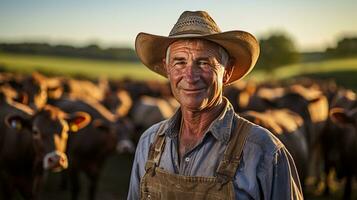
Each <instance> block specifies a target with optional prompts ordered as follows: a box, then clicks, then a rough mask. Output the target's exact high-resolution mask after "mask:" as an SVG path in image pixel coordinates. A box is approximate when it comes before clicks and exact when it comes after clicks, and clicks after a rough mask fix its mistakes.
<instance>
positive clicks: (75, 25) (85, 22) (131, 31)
mask: <svg viewBox="0 0 357 200" xmlns="http://www.w3.org/2000/svg"><path fill="white" fill-rule="evenodd" d="M184 10H206V11H208V13H209V14H210V15H211V16H212V17H213V19H214V20H215V21H216V22H217V24H218V25H219V26H220V28H221V30H222V31H228V30H234V29H236V30H244V31H248V32H250V33H252V34H254V35H255V36H257V37H258V38H261V37H264V36H266V35H267V34H269V33H271V32H273V31H281V30H282V31H284V32H285V33H287V34H289V35H290V36H291V38H292V39H293V40H294V41H295V42H296V45H297V47H298V48H299V50H301V51H315V50H324V49H325V48H326V47H327V46H333V45H334V44H335V42H336V40H337V39H338V38H341V37H343V36H357V11H356V10H357V1H356V0H340V1H336V0H313V1H311V0H310V1H308V0H299V1H292V0H275V1H267V0H260V1H258V0H257V1H242V0H176V1H169V0H137V1H134V0H127V1H123V0H103V1H98V0H76V1H74V0H73V1H70V0H42V1H40V0H22V1H21V0H6V1H4V0H0V42H24V41H32V42H49V43H52V44H73V45H78V46H81V45H87V44H90V43H96V44H99V45H101V46H103V47H107V46H119V45H124V46H129V47H133V44H134V39H135V36H136V35H137V33H138V32H141V31H143V32H148V33H153V34H158V35H168V33H169V31H170V29H171V28H172V26H173V25H174V23H175V22H176V20H177V19H178V17H179V15H180V14H181V13H182V12H183V11H184Z"/></svg>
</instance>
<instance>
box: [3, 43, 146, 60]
mask: <svg viewBox="0 0 357 200" xmlns="http://www.w3.org/2000/svg"><path fill="white" fill-rule="evenodd" d="M0 51H2V52H7V53H15V54H32V55H50V56H61V57H72V58H89V59H100V60H117V61H130V62H137V61H139V60H138V58H137V56H136V54H135V51H134V49H131V48H106V49H105V48H101V47H99V46H98V45H94V44H92V45H88V46H86V47H73V46H70V45H50V44H47V43H0Z"/></svg>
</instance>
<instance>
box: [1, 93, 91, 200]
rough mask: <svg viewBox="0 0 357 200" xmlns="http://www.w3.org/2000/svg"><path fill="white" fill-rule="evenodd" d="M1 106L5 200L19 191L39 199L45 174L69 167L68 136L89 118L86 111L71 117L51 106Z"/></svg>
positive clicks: (4, 103)
mask: <svg viewBox="0 0 357 200" xmlns="http://www.w3.org/2000/svg"><path fill="white" fill-rule="evenodd" d="M0 94H1V93H0ZM0 96H4V95H0ZM0 104H1V105H0V107H1V115H0V128H1V129H0V130H1V133H0V134H1V136H2V137H1V138H2V139H1V141H0V142H1V144H0V182H1V183H2V192H3V198H4V199H12V198H13V196H14V194H15V192H16V191H18V192H19V193H20V194H21V195H22V196H23V198H24V199H36V198H38V195H39V191H40V186H41V183H42V179H43V173H44V172H45V171H53V172H58V171H61V170H63V169H65V168H67V167H68V160H67V156H66V155H65V151H66V145H67V138H68V134H69V133H74V132H76V131H78V130H79V129H81V128H83V127H85V126H86V125H87V124H88V122H89V121H90V117H89V115H88V114H87V113H84V112H78V113H75V114H73V115H69V114H67V113H64V112H62V111H61V110H60V109H58V108H56V107H53V106H50V105H45V106H43V107H42V108H41V110H38V111H34V110H33V109H31V108H30V107H28V106H26V105H24V104H20V103H17V102H13V101H11V100H9V99H6V98H5V101H4V98H2V100H1V103H0ZM70 127H76V130H73V128H72V129H71V128H70Z"/></svg>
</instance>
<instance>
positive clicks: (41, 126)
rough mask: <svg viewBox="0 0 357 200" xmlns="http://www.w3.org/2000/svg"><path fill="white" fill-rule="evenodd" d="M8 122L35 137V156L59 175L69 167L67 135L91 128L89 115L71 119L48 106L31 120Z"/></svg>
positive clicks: (13, 117)
mask: <svg viewBox="0 0 357 200" xmlns="http://www.w3.org/2000/svg"><path fill="white" fill-rule="evenodd" d="M5 122H6V124H7V125H8V126H9V127H11V128H13V129H16V130H18V131H21V130H24V129H28V130H29V131H30V132H31V134H32V141H33V147H34V149H35V152H36V153H37V155H39V158H40V159H42V162H43V168H44V169H45V170H51V171H54V172H56V171H61V170H63V169H66V168H67V167H68V159H67V156H66V154H65V151H66V146H67V139H68V134H69V133H75V132H77V131H78V130H79V129H81V128H83V127H85V126H86V125H87V124H89V122H90V115H89V114H87V113H84V112H77V113H74V114H71V115H69V114H66V113H64V112H62V111H61V110H59V109H58V108H56V107H52V106H49V105H46V106H45V107H44V108H43V109H42V110H40V111H39V112H37V113H36V114H34V115H33V116H31V118H25V117H23V116H21V115H17V114H12V115H8V116H7V117H6V119H5Z"/></svg>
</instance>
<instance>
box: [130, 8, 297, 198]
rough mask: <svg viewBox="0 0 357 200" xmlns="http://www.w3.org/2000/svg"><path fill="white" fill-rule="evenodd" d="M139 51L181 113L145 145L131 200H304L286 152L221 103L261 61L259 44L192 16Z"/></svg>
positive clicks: (153, 131)
mask: <svg viewBox="0 0 357 200" xmlns="http://www.w3.org/2000/svg"><path fill="white" fill-rule="evenodd" d="M135 47H136V52H137V54H138V56H139V58H140V59H141V61H142V62H143V63H144V64H145V65H146V66H147V67H148V68H150V69H151V70H153V71H154V72H156V73H158V74H161V75H163V76H165V77H167V78H168V80H169V82H170V85H171V89H172V93H173V95H174V97H175V98H176V99H177V101H178V102H179V103H180V109H178V110H177V112H176V113H175V114H174V116H172V117H171V118H170V119H168V120H165V121H162V122H159V123H158V124H155V125H153V126H152V127H150V128H149V129H148V130H146V131H145V132H144V134H143V135H142V137H141V138H140V141H139V143H138V147H137V150H136V155H135V159H134V163H133V168H132V174H131V181H130V189H129V194H128V199H130V200H131V199H185V200H187V199H190V200H191V199H195V200H196V199H202V200H203V199H274V200H276V199H302V192H301V186H300V182H299V178H298V175H297V172H296V168H295V165H294V162H293V160H292V158H291V156H290V154H289V153H288V151H287V150H286V148H285V147H284V145H283V144H282V143H281V142H280V141H279V140H278V139H277V138H276V137H274V136H273V135H272V134H271V133H270V132H269V131H267V130H266V129H264V128H262V127H260V126H257V125H255V124H253V123H251V122H249V121H247V120H245V119H243V118H241V117H239V116H238V115H237V114H235V112H234V110H233V107H232V105H231V104H230V102H229V101H228V100H227V99H226V98H225V97H223V96H222V89H223V87H224V86H225V85H228V84H231V83H233V82H234V81H237V80H239V79H241V78H242V77H243V76H245V75H246V74H247V73H248V72H249V71H250V70H251V69H252V68H253V66H254V64H255V62H256V61H257V58H258V55H259V45H258V42H257V40H256V39H255V38H254V36H252V35H251V34H249V33H247V32H244V31H229V32H221V31H220V29H219V28H218V26H217V25H216V23H215V22H214V21H213V19H212V18H211V17H210V16H209V15H208V13H206V12H203V11H197V12H189V11H185V12H184V13H183V14H182V15H181V16H180V18H179V19H178V21H177V23H176V24H175V25H174V27H173V29H172V30H171V32H170V35H169V36H168V37H163V36H157V35H151V34H147V33H139V35H138V36H137V38H136V44H135ZM148 117H150V116H148Z"/></svg>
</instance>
